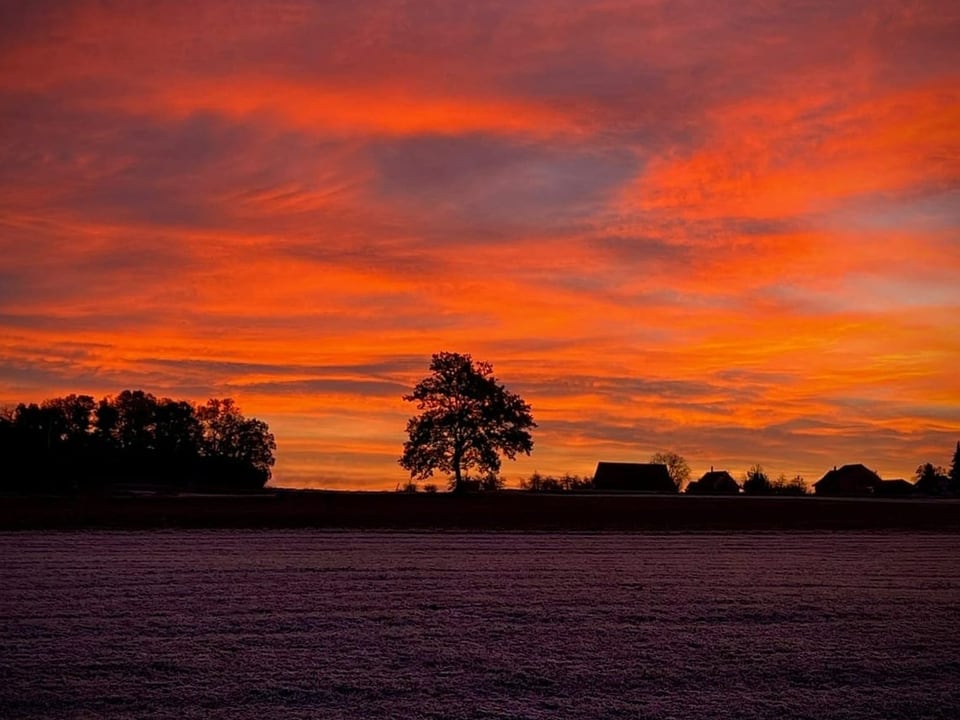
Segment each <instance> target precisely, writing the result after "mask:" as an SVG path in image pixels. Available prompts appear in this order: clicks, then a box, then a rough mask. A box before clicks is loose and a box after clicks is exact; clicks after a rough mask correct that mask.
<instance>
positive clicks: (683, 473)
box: [650, 452, 690, 492]
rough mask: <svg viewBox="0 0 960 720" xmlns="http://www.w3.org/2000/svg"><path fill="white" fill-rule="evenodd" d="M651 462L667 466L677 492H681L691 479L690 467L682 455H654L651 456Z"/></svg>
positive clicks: (659, 453) (673, 453) (662, 453)
mask: <svg viewBox="0 0 960 720" xmlns="http://www.w3.org/2000/svg"><path fill="white" fill-rule="evenodd" d="M650 462H652V463H658V464H660V465H666V466H667V473H669V475H670V479H671V480H673V484H674V485H676V486H677V492H680V491H681V490H682V489H683V486H684V485H685V484H686V483H687V481H688V480H689V479H690V466H689V465H687V461H686V460H684V459H683V456H682V455H678V454H677V453H675V452H658V453H654V454H653V455H651V456H650Z"/></svg>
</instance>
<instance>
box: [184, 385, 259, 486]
mask: <svg viewBox="0 0 960 720" xmlns="http://www.w3.org/2000/svg"><path fill="white" fill-rule="evenodd" d="M197 417H198V419H199V421H200V425H201V428H202V441H201V446H200V450H201V454H202V455H203V456H204V457H206V458H209V459H211V461H208V462H207V465H206V466H207V468H208V469H209V470H210V471H211V474H213V475H214V476H216V477H218V478H228V479H229V478H240V480H241V482H240V485H242V486H243V487H262V486H263V484H264V483H266V481H267V480H268V479H269V478H270V468H271V467H272V466H273V463H274V458H273V452H274V450H276V448H277V444H276V441H275V439H274V437H273V433H271V432H270V430H269V428H268V427H267V425H266V423H264V422H262V421H261V420H257V419H256V418H245V417H244V416H243V415H242V414H241V412H240V410H239V408H237V406H236V404H235V403H234V402H233V400H231V399H230V398H226V399H224V400H220V399H211V400H208V401H207V404H206V405H204V406H202V407H200V408H198V409H197Z"/></svg>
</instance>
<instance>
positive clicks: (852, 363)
mask: <svg viewBox="0 0 960 720" xmlns="http://www.w3.org/2000/svg"><path fill="white" fill-rule="evenodd" d="M0 13H2V15H0V49H2V52H0V257H2V264H0V404H9V403H13V402H17V401H20V400H36V399H41V398H43V397H47V396H50V395H54V394H58V393H66V392H75V391H88V392H94V393H112V392H117V391H119V390H120V389H123V388H124V387H128V386H143V387H145V388H146V389H149V390H152V391H154V392H159V393H161V394H168V395H174V396H177V395H182V396H188V397H190V398H191V399H203V398H204V397H208V396H211V395H227V394H230V395H234V396H236V397H237V398H238V399H239V401H240V402H241V404H242V405H243V406H244V410H245V412H248V413H251V414H255V415H258V416H261V417H263V418H264V419H266V420H267V421H268V422H270V424H271V427H272V428H273V429H274V431H275V433H276V435H277V437H278V443H279V453H278V463H277V468H276V482H278V483H281V484H292V485H301V484H302V485H312V486H340V487H383V488H392V487H394V486H395V485H396V483H397V482H399V481H401V480H402V479H403V474H402V471H401V470H400V468H399V467H398V466H397V465H396V462H395V457H396V456H397V455H399V451H400V446H401V443H402V441H403V439H404V438H403V427H404V422H405V419H406V417H408V415H409V413H410V412H411V411H412V408H411V407H409V406H407V405H405V404H404V403H403V402H402V400H400V397H399V396H400V395H401V394H402V393H403V391H404V388H409V387H411V386H412V385H413V383H414V382H415V381H416V380H417V379H418V377H419V376H420V375H421V374H422V373H423V372H425V370H426V367H427V364H428V362H429V356H430V354H431V353H433V352H436V351H439V350H456V351H462V352H472V353H473V354H474V355H475V356H476V357H478V358H482V359H486V360H490V361H492V362H493V363H494V365H495V369H496V371H497V373H498V375H499V376H500V377H501V378H502V379H503V380H504V381H505V382H506V383H507V384H508V386H510V387H511V388H514V389H517V390H518V391H520V392H521V393H522V394H523V395H524V397H525V398H527V399H528V400H529V401H530V402H531V403H532V404H533V407H534V411H535V416H536V417H537V420H538V422H539V423H540V428H539V431H538V434H537V437H536V451H535V453H534V456H533V457H532V458H530V459H524V460H523V461H521V462H520V463H518V464H517V465H516V466H510V468H509V469H508V470H507V472H508V475H510V476H511V477H512V478H513V479H516V477H517V476H518V475H519V474H522V473H527V472H531V471H532V470H533V469H534V468H538V469H540V470H541V471H545V472H564V471H572V472H578V473H586V472H589V471H590V470H591V469H592V467H593V466H594V464H595V462H596V461H597V460H599V459H601V458H604V459H645V458H646V457H647V456H649V454H650V453H652V452H654V451H656V450H661V449H667V448H673V449H677V450H679V451H681V452H683V453H684V454H686V455H687V456H688V459H689V460H690V461H691V464H692V465H693V466H694V469H695V470H700V469H705V468H706V467H709V466H710V465H715V466H718V467H719V466H721V465H726V466H729V467H730V469H731V470H734V471H739V470H742V469H743V468H745V467H746V466H747V465H749V464H751V463H753V462H756V461H761V462H764V463H766V464H768V465H770V466H771V468H772V469H773V470H774V471H775V472H779V471H781V470H782V471H784V472H787V473H788V474H791V473H795V472H802V473H803V474H806V475H807V476H808V479H813V478H815V477H818V476H819V475H820V474H821V473H822V472H823V471H824V470H825V469H826V468H827V467H832V466H833V465H834V464H838V463H842V462H848V461H850V462H865V463H866V464H868V465H871V466H873V467H876V468H877V469H878V470H880V471H881V473H882V474H884V475H887V476H891V477H897V476H906V475H909V473H910V472H911V471H912V469H913V468H914V467H915V466H916V465H917V464H919V463H920V462H921V461H926V460H932V461H935V462H938V463H944V462H946V460H947V457H946V455H947V454H948V452H949V450H950V448H951V447H952V444H953V442H954V441H955V440H956V439H957V438H958V437H960V407H958V404H957V401H956V398H958V397H960V381H958V379H957V373H956V372H955V368H956V366H957V362H958V360H960V335H958V333H957V330H956V327H955V326H956V317H957V316H958V311H960V291H958V290H957V288H958V287H960V215H958V214H957V212H956V207H957V197H958V195H960V136H958V133H957V130H956V128H957V127H960V92H958V90H957V88H958V87H960V74H958V72H957V68H958V67H960V51H958V50H957V48H958V47H960V44H958V43H957V42H956V40H957V38H958V37H960V12H958V11H957V9H955V8H954V7H953V5H951V4H950V3H946V2H936V1H929V2H911V3H905V2H898V1H897V0H883V1H882V2H866V1H864V2H859V1H855V2H848V3H842V4H839V5H838V4H837V3H828V2H806V3H801V4H797V3H786V2H783V3H780V2H772V3H771V2H759V1H757V2H753V1H748V2H743V3H727V2H711V3H707V4H704V3H702V2H692V0H691V2H669V3H667V2H661V1H660V0H637V1H634V0H600V1H599V2H591V3H582V2H575V1H573V0H560V1H559V2H557V1H556V0H551V1H550V2H547V1H546V0H523V1H521V2H513V1H511V2H506V1H504V2H496V1H495V2H483V3H479V2H478V3H473V2H467V3H457V4H450V3H442V2H437V3H433V2H423V3H415V4H409V3H395V2H391V1H389V0H375V1H372V2H366V3H361V4H358V3H355V2H349V3H348V2H324V3H319V2H311V1H307V0H303V1H299V0H289V1H287V2H283V3H270V4H263V3H259V2H252V1H251V2H243V1H240V2H233V1H232V2H209V3H203V5H202V6H200V7H196V8H194V7H190V8H188V7H187V6H185V5H183V4H182V3H177V2H163V1H161V2H154V3H134V4H131V5H130V6H129V7H127V8H125V10H124V12H122V13H121V12H118V11H116V10H114V9H111V7H110V6H109V5H104V4H102V3H99V2H86V1H76V2H62V3H44V2H30V3H25V2H11V3H5V4H4V5H3V8H2V9H0Z"/></svg>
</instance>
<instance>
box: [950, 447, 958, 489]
mask: <svg viewBox="0 0 960 720" xmlns="http://www.w3.org/2000/svg"><path fill="white" fill-rule="evenodd" d="M950 491H951V492H952V493H953V494H954V495H960V441H958V442H957V449H956V450H954V451H953V464H951V465H950Z"/></svg>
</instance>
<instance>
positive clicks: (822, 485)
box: [813, 463, 883, 496]
mask: <svg viewBox="0 0 960 720" xmlns="http://www.w3.org/2000/svg"><path fill="white" fill-rule="evenodd" d="M882 484H883V481H882V480H881V479H880V476H879V475H877V474H876V473H875V472H874V471H873V470H871V469H870V468H868V467H866V466H864V465H861V464H860V463H857V464H855V465H844V466H842V467H840V468H836V467H835V468H833V470H830V471H829V472H828V473H827V474H826V475H824V476H823V477H822V478H820V479H819V480H818V481H817V482H815V483H814V484H813V490H814V492H815V493H816V494H817V495H854V496H864V495H877V494H878V493H879V492H880V488H881V487H882Z"/></svg>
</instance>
